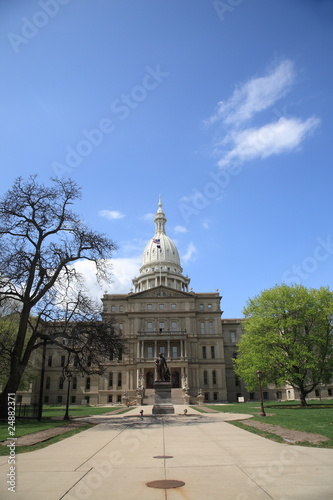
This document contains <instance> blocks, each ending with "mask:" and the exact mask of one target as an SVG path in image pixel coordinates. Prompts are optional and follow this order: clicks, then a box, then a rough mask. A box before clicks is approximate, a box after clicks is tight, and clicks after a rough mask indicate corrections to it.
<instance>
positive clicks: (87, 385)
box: [86, 377, 90, 391]
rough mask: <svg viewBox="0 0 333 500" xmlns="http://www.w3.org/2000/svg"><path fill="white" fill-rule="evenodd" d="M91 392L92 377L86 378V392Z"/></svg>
mask: <svg viewBox="0 0 333 500" xmlns="http://www.w3.org/2000/svg"><path fill="white" fill-rule="evenodd" d="M89 390H90V377H87V378H86V391H89Z"/></svg>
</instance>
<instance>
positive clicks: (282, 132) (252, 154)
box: [218, 117, 320, 167]
mask: <svg viewBox="0 0 333 500" xmlns="http://www.w3.org/2000/svg"><path fill="white" fill-rule="evenodd" d="M319 123H320V120H319V119H318V118H316V117H311V118H308V119H307V120H304V121H302V120H300V119H297V118H289V119H287V118H280V119H279V120H278V121H276V122H273V123H269V124H266V125H264V126H262V127H259V128H248V129H246V130H243V131H232V132H230V133H229V134H228V135H227V137H226V138H225V139H224V140H223V144H227V143H229V144H231V148H232V149H231V150H229V151H228V152H227V153H226V154H224V155H223V156H222V158H221V159H220V160H219V162H218V165H219V166H220V167H225V166H227V165H229V164H230V163H232V162H233V163H239V164H240V163H244V162H245V161H250V160H253V159H255V158H261V159H263V158H268V157H269V156H272V155H277V154H281V153H288V152H290V151H292V150H294V149H296V148H298V147H299V146H300V145H301V143H302V142H303V141H304V139H305V138H306V137H307V136H308V135H309V134H310V133H312V132H313V131H314V130H315V129H316V127H317V126H318V125H319Z"/></svg>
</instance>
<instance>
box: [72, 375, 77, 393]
mask: <svg viewBox="0 0 333 500" xmlns="http://www.w3.org/2000/svg"><path fill="white" fill-rule="evenodd" d="M72 388H73V391H76V389H77V378H76V377H74V378H73V384H72Z"/></svg>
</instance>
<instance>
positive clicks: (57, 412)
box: [0, 405, 129, 441]
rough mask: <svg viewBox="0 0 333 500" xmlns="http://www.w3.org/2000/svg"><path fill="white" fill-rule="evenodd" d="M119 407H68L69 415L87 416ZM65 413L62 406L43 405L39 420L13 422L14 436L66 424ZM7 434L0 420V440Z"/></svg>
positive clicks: (6, 425)
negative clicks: (41, 415)
mask: <svg viewBox="0 0 333 500" xmlns="http://www.w3.org/2000/svg"><path fill="white" fill-rule="evenodd" d="M119 409H120V407H113V406H112V407H104V408H103V407H92V406H71V407H70V408H69V415H70V417H88V416H90V415H101V414H103V413H109V412H112V411H115V410H119ZM128 410H129V409H128V408H124V412H126V411H128ZM64 414H65V407H64V406H46V405H45V406H44V407H43V418H42V420H41V421H40V422H39V421H38V420H36V419H30V418H26V419H20V420H16V422H15V437H20V436H25V435H26V434H31V433H32V432H38V431H42V430H45V429H50V428H51V427H58V426H59V425H66V423H69V421H68V420H63V416H64ZM9 437H10V436H9V435H8V423H7V422H0V441H4V440H5V439H7V438H9Z"/></svg>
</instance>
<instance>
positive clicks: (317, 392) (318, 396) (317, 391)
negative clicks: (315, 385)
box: [315, 389, 320, 398]
mask: <svg viewBox="0 0 333 500" xmlns="http://www.w3.org/2000/svg"><path fill="white" fill-rule="evenodd" d="M315 395H316V398H320V391H319V389H316V390H315Z"/></svg>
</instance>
